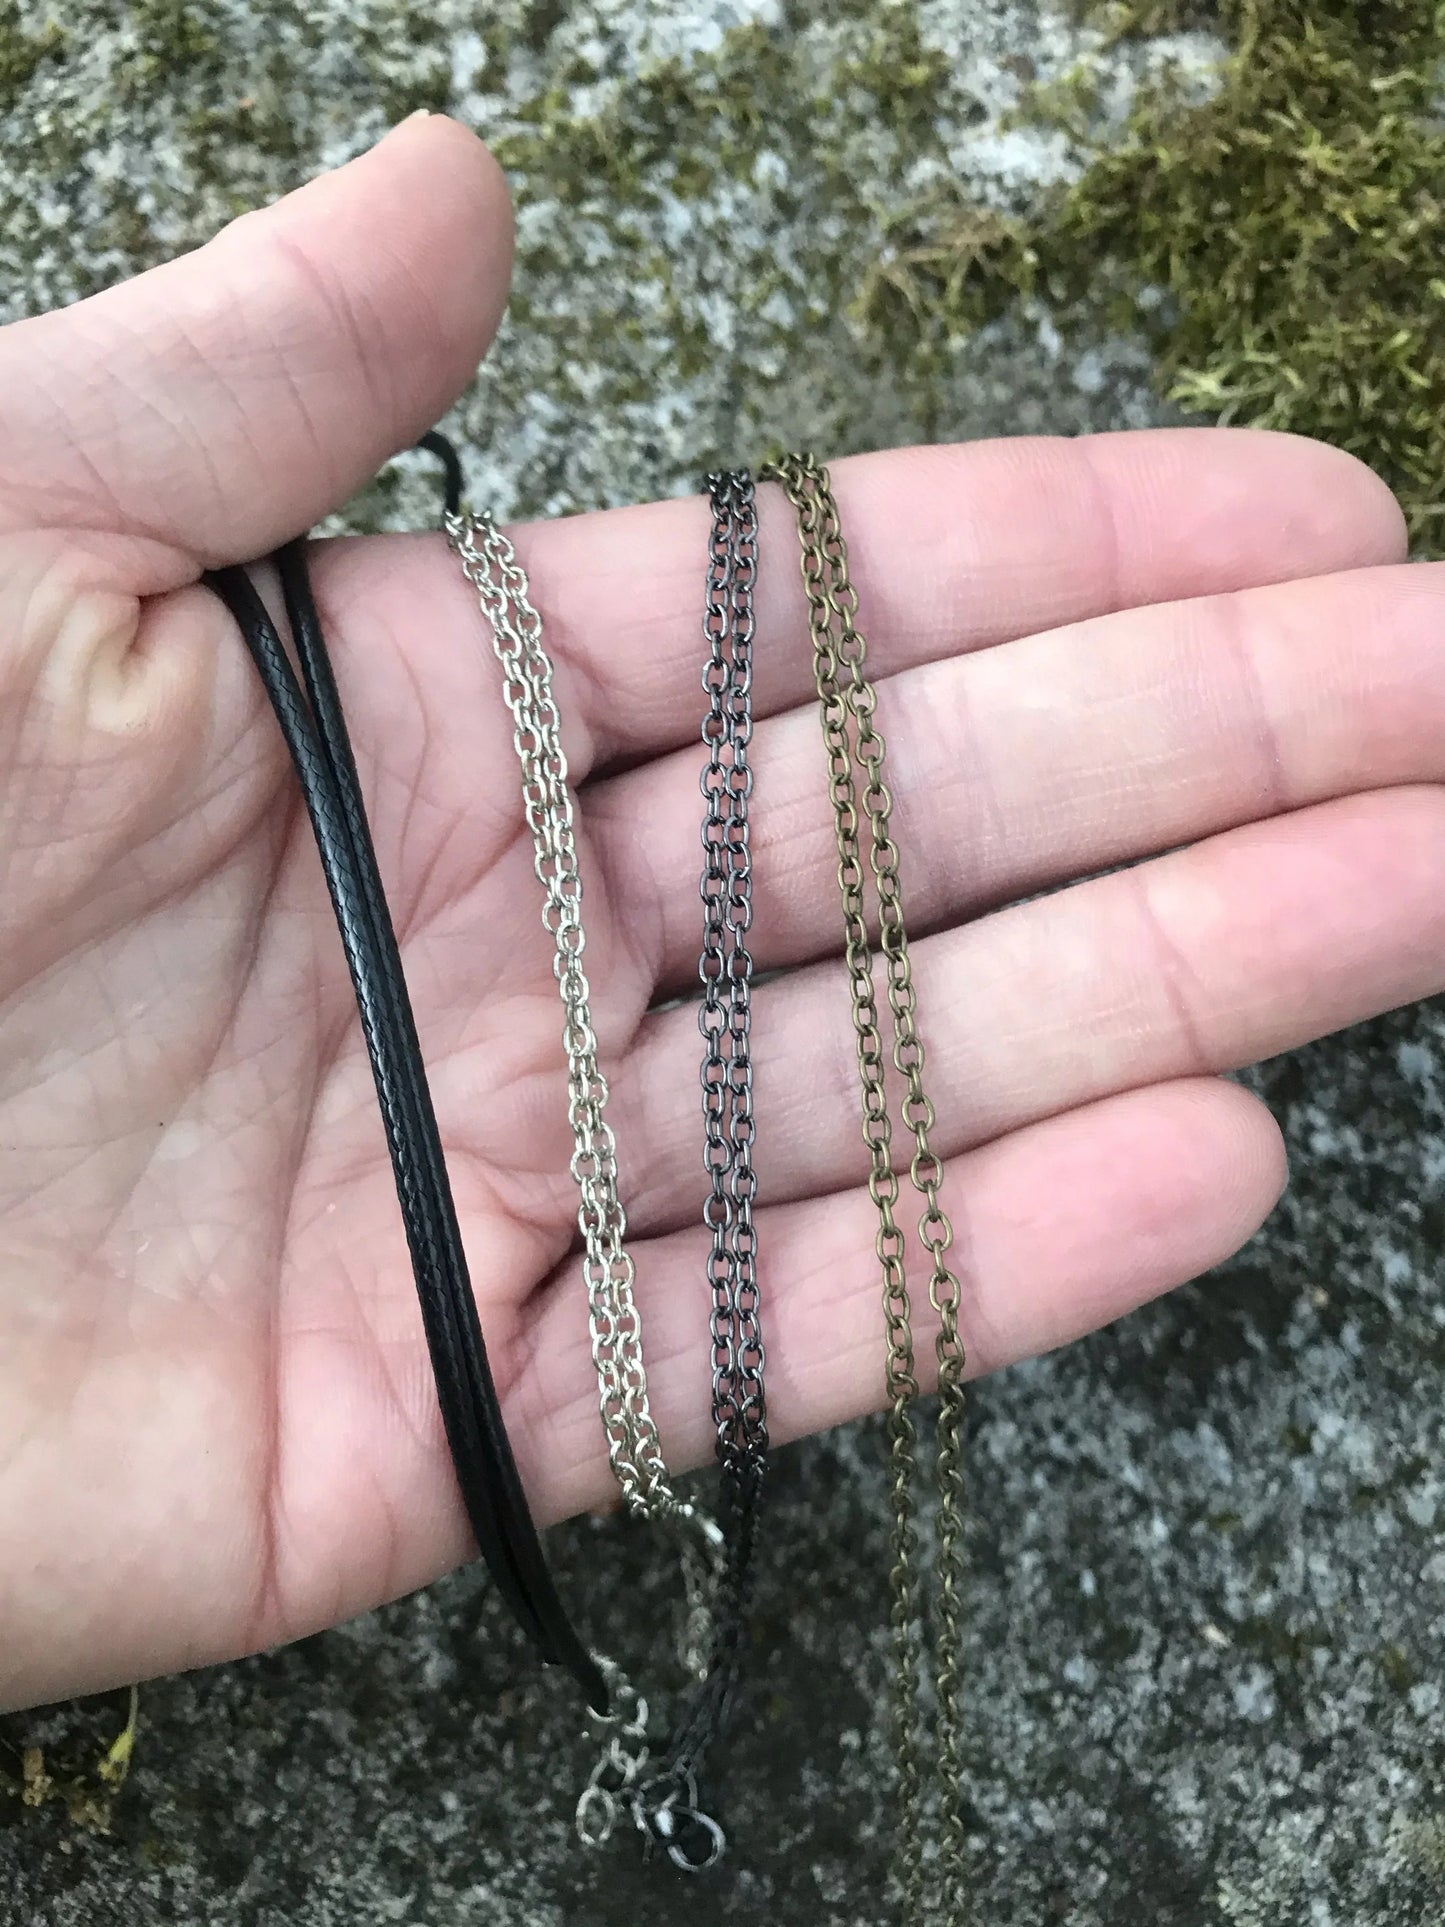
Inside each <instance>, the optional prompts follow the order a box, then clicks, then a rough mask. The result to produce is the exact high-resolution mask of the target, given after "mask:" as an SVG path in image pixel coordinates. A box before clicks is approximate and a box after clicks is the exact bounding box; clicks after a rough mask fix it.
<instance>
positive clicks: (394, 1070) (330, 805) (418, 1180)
mask: <svg viewBox="0 0 1445 1927" xmlns="http://www.w3.org/2000/svg"><path fill="white" fill-rule="evenodd" d="M419 446H420V447H422V448H425V449H428V450H429V451H430V452H432V453H433V454H436V455H438V456H439V457H440V458H441V460H442V462H443V465H444V467H445V470H446V488H447V504H448V508H449V509H450V508H452V507H454V506H455V504H456V502H457V501H458V500H459V499H460V493H461V470H460V465H459V463H458V461H457V457H456V454H455V451H454V450H453V449H452V447H451V445H450V443H448V442H447V441H445V439H444V438H443V437H442V436H440V435H436V434H431V435H427V436H425V437H424V438H423V440H422V441H421V443H420V444H419ZM274 559H275V563H276V566H277V569H278V571H279V574H280V579H281V587H282V592H283V595H284V598H285V604H286V614H287V620H288V622H289V624H290V627H291V634H292V639H293V642H294V644H295V648H296V656H297V660H298V661H299V663H300V665H301V675H302V678H303V679H304V684H305V690H304V693H303V689H302V685H301V683H300V682H298V680H297V676H296V672H295V670H294V669H293V667H292V665H291V661H290V658H289V657H288V655H287V652H286V649H285V646H284V644H283V643H282V641H281V638H280V636H279V635H278V633H277V631H276V627H275V625H274V623H273V622H272V620H271V617H270V615H269V613H268V612H267V610H266V607H265V605H264V603H263V602H262V600H261V597H260V595H259V594H258V593H257V590H256V588H255V585H254V584H253V582H252V581H251V578H250V576H249V575H248V574H247V572H246V571H245V569H243V568H239V567H229V568H222V569H213V570H208V571H207V572H206V574H205V575H204V576H203V577H202V580H203V582H204V583H205V585H206V586H207V587H208V588H210V589H212V590H213V591H214V592H215V593H216V595H218V596H219V597H220V598H221V600H222V601H223V602H224V603H225V605H226V607H227V608H228V609H229V610H230V612H231V614H232V616H233V617H234V618H235V620H236V623H237V625H238V626H239V628H240V630H241V634H242V637H243V639H244V641H245V643H246V647H247V648H248V650H249V651H250V653H251V657H252V659H253V661H254V662H255V664H256V667H257V670H258V671H259V673H260V676H261V680H262V683H263V684H264V686H265V690H266V694H267V696H268V697H269V698H270V701H271V706H272V708H273V709H274V711H275V713H276V719H277V722H278V723H279V725H280V727H281V731H282V734H283V736H284V737H285V740H286V745H287V747H288V749H289V750H290V752H291V759H292V762H293V764H294V765H295V769H296V774H297V777H298V779H299V781H300V785H301V792H302V796H303V799H304V801H305V804H306V809H307V813H308V815H309V817H310V820H311V827H312V830H313V832H314V834H315V837H316V847H317V851H318V853H319V855H320V859H321V866H322V869H323V871H324V873H325V877H326V884H327V888H328V890H329V892H330V895H331V903H332V908H333V910H334V911H335V914H336V923H337V929H338V931H339V933H340V936H341V942H342V946H343V949H344V950H345V953H346V961H347V966H348V969H349V970H350V973H351V981H352V986H353V989H354V991H355V994H356V1002H357V1009H358V1012H359V1014H360V1018H361V1026H362V1030H363V1033H364V1035H365V1038H366V1045H367V1051H368V1054H369V1056H370V1059H371V1068H372V1075H373V1077H374V1079H375V1083H376V1092H377V1098H378V1101H379V1103H380V1106H381V1114H382V1121H383V1124H384V1126H385V1130H386V1138H387V1147H388V1150H389V1151H390V1154H391V1161H392V1170H393V1174H394V1176H395V1179H396V1189H397V1198H398V1201H399V1203H400V1206H401V1212H402V1219H403V1222H404V1225H405V1229H406V1237H407V1245H408V1248H409V1250H410V1253H411V1261H412V1268H413V1273H414V1276H415V1281H416V1289H417V1297H418V1299H419V1301H420V1305H421V1312H422V1322H423V1326H424V1329H425V1333H426V1340H427V1347H428V1351H429V1353H430V1356H431V1363H432V1370H433V1373H434V1375H435V1378H436V1386H437V1397H438V1402H439V1404H440V1407H441V1412H442V1418H443V1422H444V1425H445V1428H446V1435H447V1441H448V1444H449V1446H450V1448H451V1454H452V1460H453V1463H454V1465H455V1467H456V1473H457V1480H458V1484H459V1486H460V1488H461V1493H462V1498H463V1501H464V1503H465V1506H466V1509H467V1514H468V1517H469V1519H470V1521H471V1525H472V1529H473V1532H474V1533H475V1535H476V1540H477V1545H478V1548H479V1550H480V1551H481V1554H482V1556H483V1558H484V1559H485V1560H486V1562H487V1564H488V1566H489V1567H490V1569H491V1571H492V1574H493V1577H494V1578H495V1580H496V1582H497V1586H498V1589H499V1591H500V1592H501V1594H502V1596H503V1598H504V1599H505V1600H506V1602H507V1605H508V1606H509V1608H510V1609H511V1611H512V1613H513V1615H514V1616H515V1618H516V1619H517V1621H518V1623H519V1625H520V1626H521V1627H522V1629H523V1630H524V1631H525V1632H526V1634H527V1636H528V1637H529V1638H530V1639H531V1641H532V1642H533V1644H534V1645H535V1646H536V1647H537V1649H538V1651H539V1652H540V1654H541V1656H542V1658H543V1659H544V1660H545V1661H547V1662H548V1663H549V1664H555V1665H560V1666H563V1667H565V1668H566V1670H567V1671H568V1672H569V1673H571V1675H572V1676H573V1678H574V1679H575V1680H576V1681H577V1683H578V1685H579V1686H580V1687H581V1689H582V1692H583V1695H584V1697H585V1698H586V1700H587V1702H588V1704H589V1705H590V1706H591V1707H592V1708H593V1709H594V1711H595V1712H597V1713H598V1714H602V1715H605V1714H607V1713H608V1712H609V1711H610V1702H611V1694H610V1691H609V1687H608V1681H607V1676H606V1673H605V1670H604V1666H603V1664H601V1663H600V1662H599V1661H598V1659H597V1658H596V1657H595V1655H594V1654H593V1653H592V1652H591V1651H590V1650H589V1649H588V1647H587V1646H586V1644H585V1643H584V1641H583V1640H582V1639H581V1637H580V1636H579V1634H578V1633H577V1631H576V1629H575V1628H574V1626H573V1625H572V1622H571V1620H570V1618H569V1617H568V1614H567V1610H566V1608H565V1606H564V1605H563V1603H562V1600H561V1598H560V1596H559V1595H558V1592H557V1589H556V1586H555V1583H554V1581H553V1579H552V1576H551V1572H550V1570H549V1568H548V1566H547V1562H546V1558H545V1555H544V1553H543V1551H542V1546H541V1542H540V1540H539V1538H538V1535H537V1530H536V1527H535V1525H534V1524H533V1522H532V1517H531V1514H530V1512H529V1510H528V1507H527V1501H526V1496H525V1494H524V1493H523V1490H522V1483H521V1479H520V1477H519V1475H518V1472H517V1467H516V1462H515V1460H514V1459H513V1456H512V1451H511V1447H510V1444H509V1443H508V1439H507V1432H506V1426H505V1423H504V1421H503V1418H502V1412H501V1407H500V1405H499V1403H498V1399H497V1394H496V1388H495V1385H494V1384H493V1381H492V1375H491V1370H490V1367H489V1365H488V1362H487V1352H486V1345H485V1343H484V1341H483V1337H482V1331H481V1325H480V1322H479V1320H478V1316H477V1306H476V1299H475V1297H474V1295H473V1292H472V1286H471V1279H470V1276H469V1274H468V1271H467V1263H466V1257H465V1253H464V1251H463V1248H462V1240H461V1232H460V1228H459V1225H458V1222H457V1214H456V1206H455V1203H454V1200H453V1197H452V1192H451V1186H450V1183H449V1181H448V1178H447V1172H446V1164H445V1159H444V1156H443V1152H442V1145H441V1137H440V1134H439V1132H438V1130H437V1123H436V1115H435V1112H434V1110H433V1107H432V1102H431V1094H430V1091H429V1089H428V1086H427V1079H426V1070H425V1066H424V1062H423V1059H422V1055H421V1048H420V1044H419V1042H418V1039H417V1033H416V1024H415V1020H414V1018H413V1015H412V1009H411V1002H410V999H409V997H408V995H407V990H406V982H405V978H404V975H403V972H402V965H401V956H400V952H399V950H398V948H397V942H396V935H395V932H394V930H393V928H392V923H391V917H390V914H389V912H388V910H387V906H386V898H385V893H384V891H383V888H382V883H381V877H380V873H379V871H378V868H377V862H376V853H375V850H374V848H373V845H372V840H371V834H370V830H369V828H368V825H367V819H366V812H365V808H364V805H363V802H362V796H361V786H360V782H359V779H358V775H357V769H356V761H355V758H354V756H353V754H352V750H351V742H350V738H349V736H348V734H347V730H346V724H345V720H344V717H343V714H342V709H341V701H340V697H339V694H338V691H337V687H336V680H335V677H334V674H333V672H332V668H331V661H330V657H329V655H328V653H327V649H326V643H325V640H324V637H323V635H322V630H321V622H320V618H319V615H318V613H317V609H316V602H315V598H314V596H313V594H312V590H311V583H310V577H309V572H308V568H307V544H306V541H305V539H304V538H303V539H301V540H299V541H295V542H290V543H288V544H286V546H285V547H284V548H282V549H280V550H279V551H278V552H277V554H276V556H275V558H274Z"/></svg>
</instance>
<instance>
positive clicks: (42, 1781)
mask: <svg viewBox="0 0 1445 1927" xmlns="http://www.w3.org/2000/svg"><path fill="white" fill-rule="evenodd" d="M139 1721H140V1695H139V1693H138V1692H137V1690H136V1688H135V1687H131V1689H130V1693H129V1697H128V1701H127V1711H126V1720H125V1724H124V1726H123V1727H122V1728H121V1730H120V1732H119V1733H118V1734H117V1735H116V1737H115V1738H114V1739H113V1740H112V1741H111V1742H110V1744H109V1745H108V1746H107V1747H106V1748H105V1749H104V1751H103V1752H102V1753H101V1754H100V1755H99V1757H98V1758H97V1757H95V1756H94V1755H92V1754H89V1753H85V1754H81V1755H78V1756H77V1757H75V1758H71V1757H66V1758H63V1759H57V1758H55V1757H52V1756H50V1755H47V1753H46V1752H45V1750H44V1749H43V1748H41V1747H39V1746H22V1747H19V1748H18V1749H17V1748H14V1747H11V1746H9V1745H0V1822H3V1820H4V1819H5V1818H7V1817H11V1818H13V1817H15V1816H16V1814H17V1813H18V1814H19V1815H21V1816H23V1815H24V1814H25V1813H26V1812H27V1810H31V1809H34V1808H36V1807H43V1806H50V1805H52V1804H56V1805H61V1806H64V1807H65V1809H66V1811H67V1812H68V1814H69V1816H70V1819H71V1821H72V1822H73V1823H74V1824H75V1825H76V1826H80V1827H86V1828H89V1829H90V1830H91V1831H92V1832H95V1833H109V1832H110V1827H111V1821H112V1819H113V1817H114V1811H115V1802H116V1799H117V1797H118V1796H119V1794H120V1790H121V1788H122V1787H123V1786H124V1785H125V1783H126V1779H127V1777H128V1775H129V1773H130V1768H131V1761H132V1759H133V1758H134V1756H135V1744H136V1733H137V1731H138V1728H139ZM8 1754H13V1756H14V1758H13V1764H12V1763H11V1762H9V1761H7V1760H6V1758H5V1756H6V1755H8ZM7 1767H8V1768H9V1770H7ZM7 1810H8V1811H7Z"/></svg>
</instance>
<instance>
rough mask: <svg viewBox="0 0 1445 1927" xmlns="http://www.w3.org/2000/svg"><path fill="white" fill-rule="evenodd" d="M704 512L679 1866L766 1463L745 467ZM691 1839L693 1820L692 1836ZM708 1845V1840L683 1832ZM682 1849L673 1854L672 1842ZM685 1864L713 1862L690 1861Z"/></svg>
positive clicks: (719, 480)
mask: <svg viewBox="0 0 1445 1927" xmlns="http://www.w3.org/2000/svg"><path fill="white" fill-rule="evenodd" d="M707 490H708V495H709V497H710V500H711V505H712V531H711V536H710V539H709V544H708V571H707V601H706V608H705V612H704V616H703V638H704V640H705V642H706V644H707V660H706V662H705V664H704V667H703V675H702V685H703V691H704V693H705V695H706V696H707V710H706V713H705V715H704V717H703V724H702V740H703V745H704V747H705V748H706V750H707V759H706V761H705V763H704V765H703V770H702V776H701V788H702V794H703V798H704V801H705V802H706V805H707V808H706V813H705V815H704V818H703V825H702V848H703V869H702V881H701V885H700V890H701V896H702V904H703V943H702V954H701V957H700V959H699V962H698V976H699V978H700V980H701V982H702V993H703V994H702V1002H701V1005H700V1006H699V1010H698V1028H699V1030H700V1031H701V1033H702V1040H703V1054H702V1071H701V1083H702V1113H703V1127H704V1135H705V1143H704V1156H703V1164H704V1169H705V1171H706V1173H707V1177H708V1195H707V1200H706V1203H705V1205H704V1208H703V1221H704V1223H705V1224H706V1225H707V1227H708V1230H709V1232H710V1234H711V1237H712V1247H711V1250H710V1251H709V1253H708V1261H707V1277H708V1284H709V1287H710V1290H711V1294H712V1310H711V1330H712V1415H713V1426H714V1430H715V1434H716V1448H717V1458H718V1465H719V1468H720V1472H721V1493H720V1504H719V1509H718V1521H719V1524H720V1526H721V1528H722V1531H723V1537H724V1542H725V1551H724V1555H723V1567H722V1571H721V1574H720V1576H719V1591H718V1601H717V1607H716V1613H715V1618H714V1629H715V1630H714V1637H713V1644H712V1650H711V1653H710V1655H709V1661H708V1669H707V1675H706V1677H705V1679H704V1680H703V1682H702V1684H701V1686H700V1687H699V1688H698V1689H697V1690H696V1691H695V1692H694V1694H693V1696H692V1700H691V1704H690V1705H689V1706H688V1708H687V1709H686V1711H685V1713H684V1716H683V1717H682V1719H681V1720H680V1721H679V1722H678V1724H677V1726H676V1727H675V1729H674V1731H673V1733H672V1735H671V1738H670V1740H669V1742H668V1745H667V1747H666V1749H665V1753H664V1756H663V1757H664V1765H663V1766H662V1768H661V1770H660V1771H659V1772H658V1773H657V1774H656V1775H655V1776H654V1777H653V1778H652V1779H651V1780H650V1781H649V1783H648V1785H647V1787H646V1788H644V1789H643V1790H642V1794H641V1811H640V1814H639V1821H640V1823H645V1824H646V1825H647V1827H648V1829H649V1831H650V1832H651V1833H652V1834H653V1835H654V1836H655V1837H657V1838H658V1839H659V1840H660V1841H661V1842H662V1843H663V1844H664V1845H666V1847H667V1850H668V1851H669V1853H670V1854H671V1856H672V1858H673V1859H674V1861H675V1862H676V1864H678V1865H679V1866H685V1865H688V1864H692V1863H690V1862H689V1861H688V1860H686V1859H685V1858H684V1857H683V1853H682V1852H679V1850H678V1846H679V1842H678V1837H677V1831H676V1827H677V1816H678V1815H679V1814H683V1815H690V1814H691V1813H692V1811H693V1809H694V1808H695V1807H696V1791H695V1789H696V1779H697V1775H698V1773H699V1772H700V1770H701V1767H702V1762H703V1758H704V1756H705V1754H706V1752H707V1750H708V1748H709V1747H710V1746H711V1745H712V1744H713V1742H714V1741H715V1740H716V1738H717V1737H718V1735H719V1733H720V1732H721V1730H722V1727H723V1725H724V1724H725V1722H726V1719H727V1716H728V1711H729V1707H730V1703H731V1700H732V1695H733V1689H734V1687H735V1685H736V1681H737V1674H738V1668H739V1665H740V1662H741V1659H742V1651H743V1646H744V1643H745V1640H746V1634H747V1614H748V1607H749V1604H750V1601H751V1596H752V1581H753V1556H754V1552H755V1550H756V1545H757V1521H758V1509H759V1505H760V1503H761V1499H762V1492H763V1485H764V1475H765V1469H766V1465H767V1452H768V1425H767V1408H766V1404H765V1400H764V1395H763V1365H764V1358H763V1334H762V1316H761V1307H760V1302H759V1290H758V1276H757V1233H756V1229H755V1226H754V1222H753V1207H754V1201H755V1198H756V1192H757V1183H756V1178H755V1176H754V1172H753V1138H754V1122H753V1066H752V1056H751V1035H752V978H753V960H752V954H751V952H750V950H749V948H748V936H749V932H750V930H751V928H752V921H753V901H752V848H751V843H750V840H749V837H750V832H749V823H748V805H749V801H750V799H751V796H752V789H753V771H752V764H751V762H750V761H749V754H748V753H749V748H750V745H751V742H752V733H753V638H754V632H755V618H754V610H753V592H754V587H755V584H756V581H757V568H758V514H757V500H756V495H755V491H754V487H753V480H752V477H751V475H749V474H748V473H747V471H746V470H740V471H725V472H724V471H720V472H716V473H713V474H710V475H709V476H708V477H707ZM694 1833H695V1834H696V1829H694ZM696 1845H697V1847H698V1849H699V1851H700V1852H701V1853H703V1854H705V1853H706V1852H707V1849H708V1846H709V1842H708V1840H707V1838H706V1836H705V1835H703V1836H699V1837H698V1838H697V1840H696ZM684 1851H685V1850H684ZM697 1864H708V1865H710V1864H711V1860H710V1859H702V1860H700V1861H699V1862H698V1863H697Z"/></svg>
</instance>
